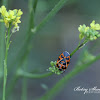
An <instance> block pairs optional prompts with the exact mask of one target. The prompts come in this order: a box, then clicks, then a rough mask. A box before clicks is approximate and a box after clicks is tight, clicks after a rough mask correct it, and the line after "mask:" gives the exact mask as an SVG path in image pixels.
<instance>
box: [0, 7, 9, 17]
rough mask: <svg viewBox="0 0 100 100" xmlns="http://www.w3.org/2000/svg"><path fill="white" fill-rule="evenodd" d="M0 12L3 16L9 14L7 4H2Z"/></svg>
mask: <svg viewBox="0 0 100 100" xmlns="http://www.w3.org/2000/svg"><path fill="white" fill-rule="evenodd" d="M0 13H1V14H2V16H3V17H5V16H7V15H8V12H7V10H6V8H5V6H1V8H0Z"/></svg>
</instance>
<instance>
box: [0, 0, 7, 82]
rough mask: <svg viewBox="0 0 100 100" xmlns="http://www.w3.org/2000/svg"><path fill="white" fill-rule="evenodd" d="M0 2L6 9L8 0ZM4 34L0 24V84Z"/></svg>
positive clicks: (2, 26) (3, 27)
mask: <svg viewBox="0 0 100 100" xmlns="http://www.w3.org/2000/svg"><path fill="white" fill-rule="evenodd" d="M1 2H2V3H1V4H2V5H4V6H6V7H7V4H8V0H1ZM1 4H0V5H1ZM1 21H2V20H1ZM4 33H5V26H4V23H0V82H1V78H2V77H3V65H4V39H5V38H4V37H5V34H4Z"/></svg>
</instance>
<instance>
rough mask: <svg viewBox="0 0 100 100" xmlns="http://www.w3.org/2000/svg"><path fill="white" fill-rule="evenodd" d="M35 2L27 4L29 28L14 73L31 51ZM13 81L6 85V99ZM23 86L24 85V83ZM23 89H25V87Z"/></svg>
mask: <svg viewBox="0 0 100 100" xmlns="http://www.w3.org/2000/svg"><path fill="white" fill-rule="evenodd" d="M37 1H38V0H34V2H33V0H29V2H28V4H29V25H28V26H29V27H28V31H27V35H26V40H25V43H24V45H23V47H22V48H21V50H20V52H19V54H22V56H19V55H18V56H16V59H17V61H20V62H19V65H18V68H17V70H16V73H17V71H18V70H19V69H20V67H21V66H22V64H23V63H24V61H25V59H26V58H27V57H28V55H29V53H30V50H31V48H30V47H31V44H30V43H31V40H32V35H33V34H32V32H31V28H32V27H34V16H35V11H36V6H37ZM23 51H24V53H23ZM16 59H15V60H14V61H13V64H12V65H11V67H10V69H12V67H13V66H14V64H16ZM10 69H9V71H10ZM25 69H26V68H25ZM16 77H17V75H15V76H14V77H13V78H16ZM18 79H19V78H17V80H18ZM13 80H14V79H13ZM13 80H12V81H11V82H10V84H12V83H14V84H13V85H10V84H9V85H8V91H7V97H8V96H9V95H10V94H11V91H12V90H13V88H14V85H15V84H16V82H14V81H13ZM17 80H16V81H17ZM25 80H26V79H24V80H23V81H24V83H25V82H26V81H25ZM24 83H23V84H24ZM24 85H26V83H25V84H24ZM25 88H27V87H25ZM22 94H24V93H22ZM22 99H23V98H22Z"/></svg>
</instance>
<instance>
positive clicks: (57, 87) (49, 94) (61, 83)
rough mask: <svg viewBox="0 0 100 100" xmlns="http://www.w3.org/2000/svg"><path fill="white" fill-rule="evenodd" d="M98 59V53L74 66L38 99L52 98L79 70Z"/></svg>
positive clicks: (50, 99)
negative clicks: (89, 59) (83, 62)
mask: <svg viewBox="0 0 100 100" xmlns="http://www.w3.org/2000/svg"><path fill="white" fill-rule="evenodd" d="M99 59H100V54H99V55H98V56H96V57H95V58H94V59H92V60H91V61H89V62H88V63H86V64H82V65H81V66H76V67H75V68H74V69H73V70H72V71H71V72H69V73H68V74H67V75H66V76H64V79H63V78H62V79H61V80H60V81H59V82H57V83H56V85H54V86H53V88H51V89H50V90H49V91H47V93H45V95H44V96H42V97H41V98H40V99H39V100H52V98H53V97H54V96H55V95H56V94H57V93H58V92H59V91H60V90H61V89H63V88H64V86H65V85H66V84H67V83H68V81H69V80H70V79H71V78H73V77H74V76H76V75H77V74H79V73H80V72H81V71H84V70H85V69H86V68H88V67H89V66H90V65H91V64H93V63H94V62H95V61H97V60H99Z"/></svg>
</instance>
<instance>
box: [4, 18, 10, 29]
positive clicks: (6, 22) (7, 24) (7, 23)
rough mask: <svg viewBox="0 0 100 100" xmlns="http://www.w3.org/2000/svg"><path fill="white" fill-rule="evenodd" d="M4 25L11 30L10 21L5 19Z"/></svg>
mask: <svg viewBox="0 0 100 100" xmlns="http://www.w3.org/2000/svg"><path fill="white" fill-rule="evenodd" d="M4 23H5V26H6V27H7V28H9V21H8V20H7V19H6V18H5V19H4Z"/></svg>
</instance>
